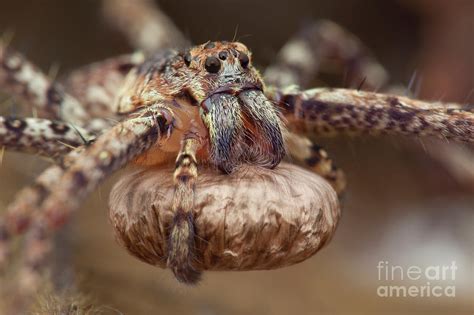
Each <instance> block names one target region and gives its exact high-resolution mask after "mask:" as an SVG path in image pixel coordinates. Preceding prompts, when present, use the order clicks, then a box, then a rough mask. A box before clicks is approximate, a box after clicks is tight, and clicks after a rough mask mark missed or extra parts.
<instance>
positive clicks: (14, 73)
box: [0, 42, 89, 126]
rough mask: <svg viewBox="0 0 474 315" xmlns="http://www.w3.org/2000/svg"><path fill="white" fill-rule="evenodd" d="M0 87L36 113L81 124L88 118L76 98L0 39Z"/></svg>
mask: <svg viewBox="0 0 474 315" xmlns="http://www.w3.org/2000/svg"><path fill="white" fill-rule="evenodd" d="M0 89H2V90H4V91H6V92H7V93H10V94H11V95H12V96H14V97H15V98H16V99H18V100H21V101H23V102H24V103H25V104H28V105H31V106H33V108H34V109H35V110H36V112H37V114H38V116H39V117H42V118H49V119H54V120H65V121H68V122H71V123H74V124H76V125H79V126H83V125H84V123H85V122H86V121H87V119H88V118H89V117H88V115H87V113H86V112H85V111H84V109H83V108H82V107H81V105H80V104H79V102H78V101H77V100H76V99H74V98H73V97H71V96H70V95H68V94H66V93H64V90H63V88H62V86H61V85H60V84H59V83H57V82H51V81H50V80H49V78H48V77H47V76H46V75H45V74H44V73H43V72H41V70H39V69H38V68H37V67H36V66H35V65H33V64H32V63H30V62H29V61H28V60H26V59H25V58H24V57H23V56H22V55H21V54H19V53H18V52H15V51H13V50H12V49H11V48H9V47H6V46H5V45H4V44H3V43H1V42H0Z"/></svg>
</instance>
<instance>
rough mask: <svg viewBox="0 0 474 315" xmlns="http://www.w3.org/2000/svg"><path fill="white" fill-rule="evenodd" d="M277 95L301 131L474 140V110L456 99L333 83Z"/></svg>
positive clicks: (292, 126)
mask: <svg viewBox="0 0 474 315" xmlns="http://www.w3.org/2000/svg"><path fill="white" fill-rule="evenodd" d="M273 100H274V101H275V102H276V103H277V104H279V107H280V108H281V110H282V112H283V115H284V116H285V118H286V120H287V126H288V128H289V129H290V130H292V131H294V132H297V133H308V134H314V135H317V136H331V135H336V134H402V135H414V136H433V137H437V138H441V139H452V140H454V141H460V142H470V143H473V142H474V113H473V112H471V111H467V110H462V109H458V108H457V106H456V104H451V103H447V104H446V103H444V104H443V103H439V102H437V103H430V102H425V101H420V100H414V99H410V98H407V97H399V96H394V95H385V94H378V93H371V92H362V91H356V90H346V89H327V88H320V89H312V90H307V91H304V92H299V93H298V92H294V91H293V92H291V93H290V94H287V93H285V92H284V91H282V92H279V93H277V94H275V95H273ZM455 107H456V108H455Z"/></svg>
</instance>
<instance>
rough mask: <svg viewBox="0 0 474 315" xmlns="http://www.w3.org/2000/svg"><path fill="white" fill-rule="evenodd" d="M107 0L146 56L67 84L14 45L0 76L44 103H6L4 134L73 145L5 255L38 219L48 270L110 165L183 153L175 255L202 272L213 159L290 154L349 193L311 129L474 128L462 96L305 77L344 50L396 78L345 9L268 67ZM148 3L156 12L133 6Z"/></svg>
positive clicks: (55, 146) (35, 262) (0, 242)
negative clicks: (200, 216) (56, 234)
mask: <svg viewBox="0 0 474 315" xmlns="http://www.w3.org/2000/svg"><path fill="white" fill-rule="evenodd" d="M105 2H106V3H107V8H108V10H109V11H110V12H108V13H111V12H112V15H113V16H114V17H115V18H114V19H113V22H114V23H117V24H116V25H117V26H118V27H119V28H121V29H122V30H124V32H125V33H127V34H128V35H129V36H131V37H132V38H131V41H132V42H134V43H138V44H137V45H138V47H137V48H142V49H143V50H144V51H145V55H146V56H147V57H146V58H144V57H143V55H142V54H140V53H139V54H133V55H126V56H120V57H117V58H111V59H109V60H106V61H104V62H98V63H95V64H93V65H91V66H89V67H86V68H84V69H79V70H77V71H75V72H73V73H72V74H71V75H70V76H69V77H68V78H67V79H66V80H65V87H64V88H63V87H62V86H61V85H60V84H59V83H57V82H50V80H49V79H48V78H47V77H46V76H45V75H44V74H43V73H41V71H39V70H38V69H37V68H36V67H34V66H33V65H31V64H30V63H29V62H28V61H26V60H25V59H24V58H23V57H22V56H21V55H19V54H17V53H15V52H12V51H11V50H10V49H8V48H7V47H6V45H0V87H1V88H3V89H4V90H5V91H7V92H8V93H11V94H12V95H14V96H15V97H16V99H17V100H19V101H23V102H24V103H27V104H28V105H30V106H32V107H33V108H35V110H36V111H37V113H38V115H39V116H40V118H31V119H20V118H14V119H11V118H4V117H0V147H2V146H4V147H6V148H7V149H12V150H18V151H26V152H34V153H38V154H42V155H46V156H49V157H51V156H52V155H54V156H55V157H57V156H59V158H58V160H59V163H58V164H57V165H54V166H52V167H51V168H49V169H47V170H46V171H45V172H44V173H43V174H41V175H40V176H39V177H38V178H37V180H36V182H35V184H34V185H33V186H31V187H29V188H26V189H24V190H22V191H21V192H20V193H19V194H18V196H17V198H16V199H15V201H14V202H13V203H12V204H11V205H10V206H9V207H8V208H7V211H6V214H5V215H4V216H2V217H0V264H1V263H2V260H6V258H7V257H8V256H7V254H8V249H9V244H10V238H11V236H12V235H14V234H16V233H20V232H23V231H24V230H26V229H27V228H28V227H29V231H30V232H29V235H28V240H27V244H26V252H25V255H26V259H25V260H26V263H25V265H26V268H25V270H26V271H27V272H29V273H30V274H33V275H37V274H38V271H39V270H40V269H41V268H40V267H41V265H42V262H43V260H44V257H45V255H46V253H47V249H48V246H49V245H48V244H50V242H49V241H48V240H49V238H48V237H47V233H46V232H48V231H49V230H51V229H52V228H56V227H58V226H61V225H62V223H63V222H64V220H65V219H66V218H67V217H68V215H69V213H70V212H71V211H73V210H75V209H77V208H78V207H79V205H80V204H81V202H82V201H83V199H84V198H85V197H86V196H87V195H88V194H89V193H90V192H91V191H92V190H94V189H95V188H96V187H97V186H98V185H99V184H100V183H101V182H102V181H103V180H104V179H105V178H107V177H108V176H109V175H110V174H112V173H113V172H114V171H116V170H117V169H119V168H122V167H124V166H126V165H128V164H130V163H137V164H141V165H146V166H150V165H152V166H155V167H161V166H162V165H164V164H169V163H170V162H175V163H176V167H175V172H174V176H173V179H174V185H175V187H174V196H173V205H172V209H171V211H172V212H173V215H174V219H173V223H172V226H171V227H170V229H169V232H168V233H169V235H168V245H167V255H166V257H163V259H164V260H166V261H167V265H168V267H169V268H171V269H172V270H173V272H174V273H175V275H176V277H177V278H178V279H179V280H180V281H183V282H186V283H195V282H196V281H197V280H198V279H199V275H200V271H199V270H196V268H195V267H194V265H193V261H194V259H195V255H196V253H194V252H193V250H194V237H195V235H194V232H195V231H194V218H193V215H192V210H193V206H194V205H193V202H194V188H195V187H194V183H195V180H196V178H197V176H198V165H199V164H210V165H211V166H214V167H216V168H218V169H220V170H222V171H223V172H224V173H231V172H233V171H234V170H235V169H236V168H238V167H239V165H241V164H247V163H249V164H257V165H259V166H263V167H267V168H273V167H275V166H277V165H278V164H279V163H280V161H281V160H282V159H283V158H284V157H285V155H288V156H290V158H291V160H292V161H295V162H297V163H300V164H302V165H304V166H306V167H308V168H310V169H311V170H313V171H314V172H316V173H317V174H319V175H320V176H321V177H323V178H324V179H326V180H327V181H328V182H329V183H330V184H331V186H332V187H333V188H334V190H335V191H336V192H337V193H339V194H341V193H342V192H343V191H344V188H345V179H344V174H343V173H342V171H341V170H339V169H338V168H336V167H335V166H334V165H333V164H332V162H331V160H330V159H329V157H328V155H327V153H326V152H325V151H324V150H323V149H321V148H320V147H319V146H317V145H315V144H313V142H312V141H311V140H310V137H311V138H314V137H324V136H329V135H330V136H332V135H335V134H381V133H382V134H386V133H387V134H388V133H390V134H402V135H416V136H435V137H439V138H449V139H453V140H454V141H464V142H474V113H472V111H469V110H465V109H463V108H462V106H461V105H457V104H445V103H427V102H423V101H418V100H413V99H410V98H407V97H399V96H395V95H385V94H378V93H373V92H366V91H359V90H348V89H329V88H319V89H311V90H306V91H304V90H303V91H302V90H301V88H304V85H305V84H308V82H309V80H310V78H311V77H313V76H314V75H315V74H316V72H317V70H318V66H319V61H320V60H324V59H325V58H328V57H334V56H336V59H338V60H339V61H340V62H341V63H342V64H344V65H347V66H348V67H352V68H351V69H350V70H351V72H353V73H355V75H354V77H355V78H361V77H362V78H366V80H364V81H363V82H365V85H366V86H367V87H370V88H372V87H374V86H377V85H378V83H381V84H382V83H383V82H379V81H383V80H384V79H385V76H384V75H383V74H384V73H383V70H381V69H382V68H381V67H380V66H379V65H378V64H377V63H376V61H375V60H374V59H373V58H371V57H370V56H369V55H368V54H367V53H365V51H364V49H362V47H363V46H362V45H361V44H360V43H359V42H358V41H357V40H356V39H355V38H354V37H353V36H351V35H350V34H347V33H345V32H343V31H342V30H341V29H339V28H338V27H336V26H335V25H333V24H332V23H328V22H322V23H320V24H316V25H315V26H314V27H312V28H310V29H309V31H305V32H304V34H303V36H301V35H298V36H297V37H296V38H295V39H294V40H292V41H290V42H289V43H288V44H287V45H286V46H285V47H284V48H283V49H282V53H281V54H280V55H279V60H278V62H277V63H276V64H275V65H273V66H271V67H270V68H269V69H268V70H267V71H265V72H264V75H263V76H260V74H259V73H258V71H257V70H256V69H255V68H254V67H253V65H252V62H251V60H252V58H251V53H250V52H249V50H248V49H247V48H246V47H245V46H244V45H243V44H241V43H237V42H208V43H206V44H203V45H199V46H194V47H193V48H191V49H188V50H184V51H183V52H182V53H178V52H175V51H174V50H168V49H164V48H165V47H164V46H166V44H164V43H168V42H169V41H168V40H164V39H163V36H161V37H160V36H159V35H163V34H162V33H157V34H156V37H146V36H145V35H149V34H150V33H149V31H150V29H152V30H156V29H157V28H156V27H155V26H156V23H157V24H158V26H159V27H158V29H160V28H163V29H168V30H169V31H170V32H171V33H173V34H179V32H178V31H177V30H175V29H173V27H172V24H171V23H170V21H168V20H166V18H163V16H161V15H160V14H158V13H157V12H158V11H156V9H155V8H154V7H152V5H151V2H148V1H145V0H144V1H136V2H127V1H105ZM132 3H133V4H132ZM127 6H136V7H134V8H135V9H136V8H141V9H143V10H142V11H140V9H139V10H138V11H136V10H133V11H128V10H127ZM136 12H141V14H142V15H143V19H141V16H140V17H135V18H132V19H131V20H130V14H132V15H133V14H134V13H136ZM155 17H159V18H161V20H158V21H157V20H154V18H155ZM163 19H164V20H163ZM124 23H125V24H126V27H124ZM127 23H128V24H130V23H137V24H134V25H127ZM141 24H143V25H142V26H143V27H144V29H146V32H145V30H144V31H143V33H141V29H142V28H141V27H137V25H141ZM150 25H151V26H153V27H147V26H150ZM170 27H171V28H170ZM144 37H146V38H147V41H143V40H142V39H143V38H144ZM137 38H139V39H140V40H137ZM331 38H336V39H337V41H331V40H330V39H331ZM181 42H182V41H181ZM264 81H265V83H264ZM282 82H284V85H283V83H282ZM297 85H299V87H298V86H297ZM109 118H113V119H114V121H112V120H111V119H109ZM57 121H63V122H62V123H58V122H57ZM71 130H77V131H78V132H76V133H75V134H76V135H77V136H74V135H75V134H74V133H71ZM307 137H308V138H307ZM63 143H66V144H68V145H69V146H67V147H66V148H65V147H64V144H63ZM71 146H73V147H71ZM74 147H77V148H74ZM45 148H46V149H45ZM66 152H68V153H66ZM53 153H54V154H53Z"/></svg>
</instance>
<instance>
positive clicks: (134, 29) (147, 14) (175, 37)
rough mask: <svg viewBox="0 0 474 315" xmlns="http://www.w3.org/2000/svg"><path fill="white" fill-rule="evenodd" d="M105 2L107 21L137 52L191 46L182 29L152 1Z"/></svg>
mask: <svg viewBox="0 0 474 315" xmlns="http://www.w3.org/2000/svg"><path fill="white" fill-rule="evenodd" d="M102 3H103V13H104V16H105V18H106V20H107V21H108V22H109V23H110V24H111V25H112V26H113V27H114V28H116V29H117V30H119V31H120V32H122V33H123V34H124V35H125V36H126V37H127V39H128V41H129V42H130V43H131V45H132V46H133V47H134V48H135V49H138V50H143V51H145V52H146V53H147V54H152V53H154V52H156V51H158V50H161V49H164V48H170V47H176V46H179V47H181V46H187V45H188V41H187V40H186V39H185V37H184V36H183V34H182V33H181V32H180V30H179V29H178V28H177V27H176V26H175V25H174V23H173V22H172V21H171V20H170V19H169V18H168V17H167V16H166V15H165V14H164V13H163V12H162V11H161V10H160V9H159V7H158V6H157V5H155V4H154V1H152V0H136V1H132V0H103V2H102Z"/></svg>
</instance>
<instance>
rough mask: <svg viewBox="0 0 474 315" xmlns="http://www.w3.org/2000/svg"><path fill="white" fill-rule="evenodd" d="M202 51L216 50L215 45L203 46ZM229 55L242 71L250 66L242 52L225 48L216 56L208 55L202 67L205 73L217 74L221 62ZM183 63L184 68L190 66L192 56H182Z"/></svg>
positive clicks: (210, 43) (187, 54) (246, 56)
mask: <svg viewBox="0 0 474 315" xmlns="http://www.w3.org/2000/svg"><path fill="white" fill-rule="evenodd" d="M203 48H204V50H210V49H214V48H216V44H215V43H214V42H209V43H207V44H206V45H204V47H203ZM230 54H231V55H232V57H233V58H236V59H238V61H239V63H240V66H241V67H242V68H243V69H247V67H248V66H249V64H250V59H249V56H248V55H247V54H246V53H245V52H242V51H239V50H237V49H235V48H230V49H229V48H227V49H222V50H221V51H219V52H218V53H217V55H209V56H208V57H207V58H206V60H205V62H204V67H205V69H206V71H207V72H209V73H218V72H219V70H220V69H221V67H222V62H224V61H225V60H227V59H228V58H229V57H230ZM183 59H184V63H185V64H186V66H188V67H189V66H190V64H191V61H192V59H193V58H192V55H191V52H189V51H188V52H187V53H186V54H185V55H184V56H183Z"/></svg>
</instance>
